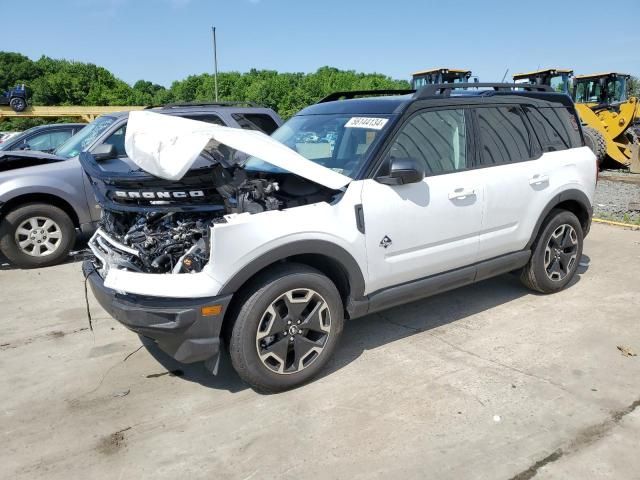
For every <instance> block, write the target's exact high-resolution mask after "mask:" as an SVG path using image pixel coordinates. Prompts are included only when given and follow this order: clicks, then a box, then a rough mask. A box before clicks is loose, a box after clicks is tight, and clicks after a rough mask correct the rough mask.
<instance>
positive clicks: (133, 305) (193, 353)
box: [82, 260, 232, 365]
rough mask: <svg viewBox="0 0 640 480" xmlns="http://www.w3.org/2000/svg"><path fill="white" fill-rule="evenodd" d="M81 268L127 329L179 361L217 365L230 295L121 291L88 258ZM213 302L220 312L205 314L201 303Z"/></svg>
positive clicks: (101, 303)
mask: <svg viewBox="0 0 640 480" xmlns="http://www.w3.org/2000/svg"><path fill="white" fill-rule="evenodd" d="M82 271H83V273H84V276H85V278H87V281H88V282H89V284H90V285H91V290H92V291H93V294H94V296H95V297H96V300H98V303H100V305H101V306H102V308H104V309H105V310H106V311H107V312H108V313H109V314H110V315H111V316H112V317H113V318H115V319H116V320H117V321H118V322H120V323H121V324H122V325H124V326H125V327H127V328H128V329H129V330H132V331H134V332H136V333H138V334H140V335H143V336H145V337H149V338H151V339H153V340H154V341H155V342H156V343H157V344H158V346H159V347H160V348H161V349H162V350H163V351H164V352H166V353H167V354H169V355H170V356H171V357H173V358H175V359H176V360H178V361H179V362H183V363H193V362H199V361H203V360H213V362H212V363H211V364H212V365H217V357H218V356H219V353H220V332H221V330H222V321H223V319H224V315H225V314H226V311H227V308H228V307H229V303H230V302H231V297H232V295H223V296H217V297H201V298H193V299H187V298H164V297H150V296H142V295H134V294H122V293H118V292H116V291H115V290H112V289H110V288H107V287H105V286H104V280H103V279H102V277H101V276H100V274H99V273H98V272H97V270H96V267H95V266H94V265H93V263H92V262H91V261H90V260H86V261H85V262H84V263H83V264H82ZM213 305H219V306H220V312H219V313H218V314H216V315H211V316H204V315H203V314H202V310H201V309H202V307H204V306H213Z"/></svg>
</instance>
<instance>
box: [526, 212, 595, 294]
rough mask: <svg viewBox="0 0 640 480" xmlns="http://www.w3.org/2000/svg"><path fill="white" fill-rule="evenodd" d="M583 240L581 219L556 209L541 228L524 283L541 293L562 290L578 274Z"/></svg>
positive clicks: (527, 266)
mask: <svg viewBox="0 0 640 480" xmlns="http://www.w3.org/2000/svg"><path fill="white" fill-rule="evenodd" d="M583 241H584V240H583V232H582V226H581V225H580V221H579V220H578V218H577V217H576V216H575V215H574V214H573V213H572V212H569V211H567V210H552V211H551V213H550V214H549V216H548V217H547V220H546V222H545V223H544V224H543V225H542V227H541V230H540V233H539V234H538V238H537V239H536V241H535V243H534V245H533V250H532V254H531V258H530V259H529V263H527V265H526V266H525V267H524V268H523V269H522V273H521V275H520V280H521V281H522V283H523V284H524V285H525V286H527V287H529V288H530V289H532V290H535V291H537V292H540V293H553V292H557V291H559V290H562V289H563V288H564V287H566V286H567V285H568V284H569V282H570V281H571V280H572V279H573V277H574V275H575V274H576V270H577V269H578V262H579V261H580V257H582V245H583Z"/></svg>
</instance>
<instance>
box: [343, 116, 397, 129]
mask: <svg viewBox="0 0 640 480" xmlns="http://www.w3.org/2000/svg"><path fill="white" fill-rule="evenodd" d="M388 121H389V119H388V118H376V117H351V118H350V119H349V121H348V122H347V123H345V125H344V128H368V129H370V130H382V127H384V126H385V125H386V124H387V122H388Z"/></svg>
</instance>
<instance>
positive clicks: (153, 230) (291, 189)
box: [90, 164, 336, 274]
mask: <svg viewBox="0 0 640 480" xmlns="http://www.w3.org/2000/svg"><path fill="white" fill-rule="evenodd" d="M197 175H198V176H199V177H201V178H202V176H206V177H207V178H208V182H207V183H208V184H209V185H213V186H214V187H215V192H206V191H203V190H192V189H183V190H175V188H176V187H180V182H172V189H168V188H165V189H163V190H159V189H158V188H154V189H150V188H148V187H146V188H144V189H139V190H136V191H134V190H131V189H130V188H129V187H127V188H126V189H124V188H122V189H117V190H113V191H112V192H111V195H110V198H111V199H112V200H113V201H112V203H110V205H109V206H110V207H111V208H109V207H107V206H105V207H103V214H102V219H101V221H100V230H99V231H98V233H97V234H96V235H94V237H93V238H92V241H91V242H90V248H91V249H92V251H93V253H94V254H95V256H96V257H97V259H98V260H99V261H100V262H101V263H103V264H106V263H108V264H109V265H110V266H111V267H116V268H122V269H126V270H129V271H135V272H148V273H174V274H177V273H192V272H199V271H201V270H202V268H203V267H204V265H206V264H207V263H208V261H209V254H210V253H209V252H210V250H211V249H210V242H209V238H210V230H211V228H215V226H216V224H221V223H226V221H227V220H226V218H225V217H227V215H233V214H242V213H248V214H258V213H261V212H265V211H269V210H279V209H283V208H292V207H296V206H300V205H307V204H310V203H316V202H320V201H331V199H332V197H333V196H335V194H336V192H334V191H331V190H329V189H326V188H324V187H322V186H320V185H317V184H315V183H313V182H310V181H308V180H305V179H303V178H300V177H298V176H296V175H293V174H286V173H284V174H264V173H259V172H250V173H248V172H247V171H245V170H244V169H242V168H240V167H235V168H231V169H229V168H224V167H222V166H221V165H220V164H217V165H215V166H213V167H209V168H204V169H199V171H198V172H197ZM265 175H268V177H266V176H265ZM118 188H120V186H119V185H118ZM124 193H126V195H125V194H124ZM176 193H180V195H178V196H177V197H176V196H175V194H176ZM165 194H166V195H165ZM182 194H184V196H183V195H182ZM107 195H109V194H107ZM117 200H121V204H122V209H120V208H118V207H117V206H116V202H117ZM203 201H206V202H207V203H201V202H203ZM196 202H198V203H196ZM133 204H135V205H137V206H138V207H139V208H140V210H142V211H137V212H136V211H132V210H134V209H133V208H132V207H133ZM189 204H191V205H192V206H191V207H190V206H189ZM199 207H200V208H199ZM194 210H195V211H194Z"/></svg>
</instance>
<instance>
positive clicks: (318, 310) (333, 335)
mask: <svg viewBox="0 0 640 480" xmlns="http://www.w3.org/2000/svg"><path fill="white" fill-rule="evenodd" d="M242 302H243V304H242V305H241V307H240V309H239V311H238V314H237V316H236V319H235V323H234V325H233V329H232V332H231V336H230V339H229V351H230V355H231V363H232V364H233V367H234V369H235V370H236V371H237V372H238V374H239V375H240V377H241V378H242V379H243V380H244V381H245V382H247V383H248V384H249V385H251V386H252V387H254V388H255V389H257V390H259V391H263V392H266V393H274V392H279V391H283V390H287V389H289V388H293V387H297V386H298V385H301V384H302V383H304V382H306V381H308V380H310V379H311V378H312V377H314V376H315V375H317V374H318V372H319V371H320V370H321V369H322V368H323V367H324V366H325V364H326V363H327V361H328V360H329V358H330V357H331V355H332V354H333V352H334V350H335V349H336V345H337V342H338V339H339V337H340V334H341V333H342V325H343V306H342V300H341V298H340V294H339V293H338V290H337V289H336V287H335V285H334V284H333V282H332V281H331V280H329V279H328V278H327V277H326V276H324V275H323V274H322V273H321V272H319V271H318V270H315V269H313V268H311V267H307V266H306V265H299V264H283V265H279V266H277V267H275V268H273V269H272V270H270V271H268V272H267V273H266V274H264V275H262V276H261V278H259V279H257V280H256V281H255V282H254V283H253V285H252V286H251V287H249V288H248V290H247V291H246V292H245V294H244V296H243V298H242Z"/></svg>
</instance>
